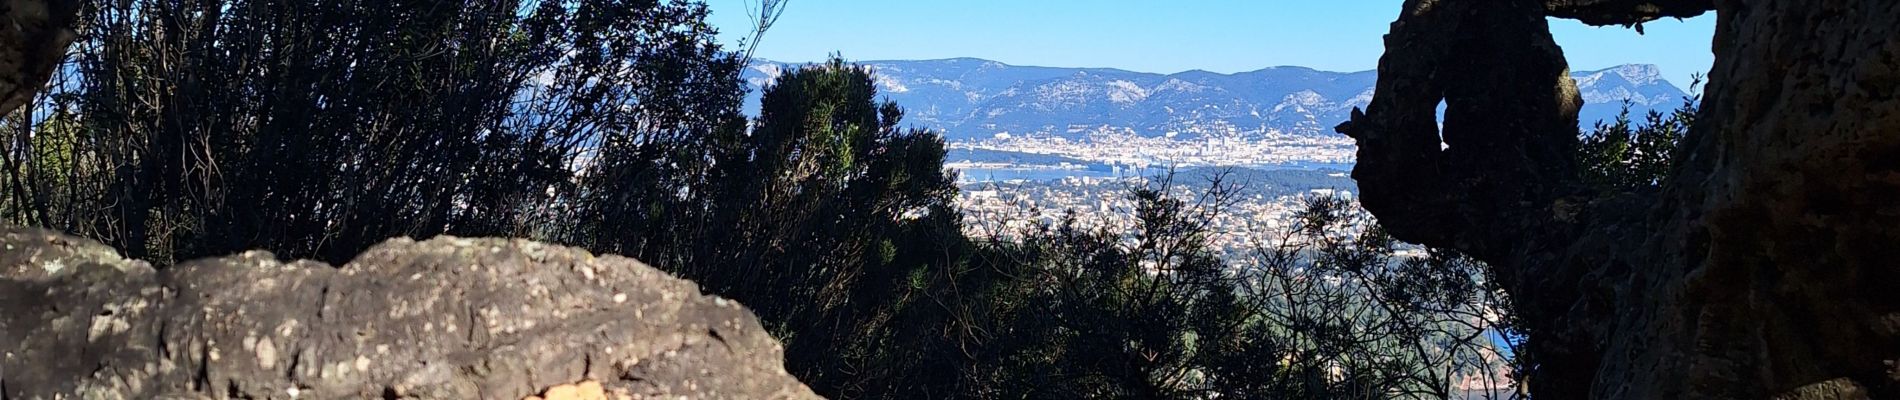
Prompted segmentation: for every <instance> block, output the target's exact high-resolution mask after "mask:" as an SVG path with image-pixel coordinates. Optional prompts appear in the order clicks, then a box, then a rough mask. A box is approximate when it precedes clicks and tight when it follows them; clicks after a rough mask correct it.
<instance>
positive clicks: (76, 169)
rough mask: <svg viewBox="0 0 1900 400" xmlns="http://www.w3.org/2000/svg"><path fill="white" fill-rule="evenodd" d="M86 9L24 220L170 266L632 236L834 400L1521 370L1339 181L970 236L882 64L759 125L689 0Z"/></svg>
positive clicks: (736, 59)
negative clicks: (1229, 215)
mask: <svg viewBox="0 0 1900 400" xmlns="http://www.w3.org/2000/svg"><path fill="white" fill-rule="evenodd" d="M89 7H92V8H89V9H86V10H84V11H82V13H83V15H84V18H83V19H84V21H83V24H82V25H83V26H82V27H81V30H82V31H83V32H86V35H85V36H84V37H83V38H82V39H81V40H80V41H79V42H78V43H77V44H76V45H75V48H74V54H73V57H72V58H71V60H70V62H69V64H68V65H67V66H66V67H65V68H62V69H61V70H60V72H59V73H58V76H56V77H55V79H54V82H53V83H51V84H50V85H49V86H48V90H47V91H46V92H45V93H44V94H43V95H42V96H41V97H40V98H39V99H37V100H36V102H35V103H34V104H33V105H32V106H31V107H29V108H30V110H23V111H21V112H18V113H15V114H14V115H11V116H9V117H8V119H7V122H6V123H5V125H4V128H3V129H4V131H0V134H4V137H5V138H6V140H4V143H3V144H0V156H4V157H0V217H3V218H4V220H5V221H7V222H12V223H19V224H29V225H38V226H45V227H50V228H56V229H62V230H66V231H69V232H74V233H78V234H81V235H85V236H88V237H93V238H97V239H100V240H102V241H104V242H106V243H109V244H111V245H114V246H116V247H118V248H120V249H122V250H123V251H125V252H126V253H127V254H128V255H130V256H133V257H139V258H144V259H148V260H151V261H154V262H156V263H159V264H168V263H170V262H173V261H177V260H181V259H187V258H193V257H202V256H211V255H220V254H226V253H232V252H237V251H242V250H247V249H254V248H261V249H268V250H271V251H274V252H276V253H277V254H278V255H279V256H282V257H308V258H317V259H322V260H325V261H330V262H337V263H340V262H343V261H347V257H349V256H350V255H353V254H355V253H357V252H359V251H361V250H363V249H365V248H367V247H368V246H369V245H371V244H373V243H376V242H379V241H381V240H383V239H385V238H388V237H393V236H412V237H428V236H434V235H442V234H452V235H462V236H516V237H531V238H535V239H539V240H545V241H551V242H558V243H564V244H571V245H577V246H582V247H586V248H589V249H591V250H593V251H596V252H603V253H617V254H626V255H630V256H633V257H636V258H639V259H641V260H644V261H646V262H649V263H652V264H654V265H655V266H658V267H660V268H663V269H666V270H668V271H671V272H673V273H675V274H678V275H681V276H683V277H687V278H690V279H693V280H695V281H698V282H700V283H701V284H702V285H703V286H704V287H705V288H706V290H708V291H710V292H713V293H717V294H720V295H723V296H726V297H731V298H734V299H737V300H740V301H741V302H743V303H744V304H747V305H748V306H750V307H751V308H753V309H754V311H755V312H756V313H757V314H758V315H759V317H760V318H761V319H762V320H763V321H765V322H766V323H767V324H768V326H769V327H770V328H771V329H772V330H773V332H774V333H775V334H776V335H777V336H778V337H779V338H780V339H781V340H783V341H784V342H785V343H786V346H787V364H788V365H787V367H788V369H790V370H792V371H793V372H794V374H796V375H798V376H799V377H800V378H801V379H802V380H804V381H805V382H806V383H807V384H809V385H811V386H812V387H813V388H814V389H816V390H817V391H819V392H820V393H821V394H825V395H827V396H831V397H845V398H916V397H927V398H938V397H967V398H1130V397H1133V398H1182V399H1188V398H1450V397H1457V396H1463V395H1465V394H1466V393H1463V392H1461V388H1460V387H1458V386H1456V385H1454V382H1455V381H1458V380H1461V379H1472V378H1474V377H1475V378H1476V379H1479V380H1481V381H1483V380H1489V383H1491V385H1492V386H1498V387H1499V388H1501V389H1500V392H1498V393H1496V394H1509V392H1510V391H1512V390H1514V389H1513V388H1509V387H1508V384H1507V383H1506V382H1503V380H1502V377H1498V376H1494V375H1490V374H1486V373H1485V371H1491V370H1494V369H1496V368H1499V366H1498V365H1499V364H1500V363H1504V362H1506V361H1507V359H1506V356H1504V354H1506V353H1511V352H1510V351H1508V349H1499V348H1498V347H1497V346H1496V345H1494V344H1493V343H1492V341H1491V340H1488V339H1487V335H1498V334H1500V331H1506V330H1508V329H1509V322H1510V318H1511V317H1510V312H1509V307H1506V306H1505V304H1506V302H1505V301H1504V300H1503V299H1502V298H1501V297H1502V296H1501V294H1500V291H1499V290H1498V289H1497V288H1495V287H1493V286H1492V285H1491V284H1490V281H1491V280H1490V279H1489V277H1487V276H1485V274H1486V272H1484V271H1485V270H1486V269H1485V268H1480V266H1478V265H1476V264H1475V263H1474V262H1472V261H1470V260H1468V259H1466V258H1464V257H1462V256H1459V255H1457V254H1455V253H1452V252H1448V251H1439V250H1430V249H1426V250H1424V251H1425V253H1424V254H1425V255H1423V256H1416V257H1405V256H1400V255H1399V254H1400V252H1401V250H1404V249H1407V248H1408V247H1407V246H1405V245H1402V244H1400V243H1397V242H1396V241H1394V240H1393V239H1391V238H1390V237H1389V236H1386V235H1385V234H1384V233H1383V232H1382V231H1381V230H1380V229H1379V228H1378V227H1377V224H1376V223H1374V222H1372V221H1370V219H1369V217H1368V216H1366V215H1365V214H1364V213H1363V212H1360V211H1359V210H1358V209H1357V208H1356V206H1355V205H1354V204H1352V203H1351V202H1348V201H1345V200H1341V199H1336V198H1312V199H1309V200H1308V201H1307V204H1306V207H1305V210H1304V211H1303V212H1301V213H1300V214H1299V216H1298V221H1296V222H1297V223H1296V224H1294V227H1293V228H1291V229H1289V230H1287V231H1284V232H1275V233H1273V234H1271V235H1262V236H1261V237H1262V239H1261V240H1260V242H1259V243H1258V244H1257V245H1256V246H1255V247H1256V251H1255V252H1254V254H1252V255H1251V256H1250V257H1242V258H1240V259H1233V258H1226V259H1223V258H1221V257H1217V256H1216V254H1214V252H1213V251H1212V250H1211V249H1210V248H1209V246H1208V243H1207V241H1208V239H1209V236H1210V235H1212V234H1214V232H1210V231H1209V227H1208V226H1207V225H1206V224H1205V221H1209V220H1212V219H1213V218H1212V216H1213V215H1216V214H1218V213H1221V212H1224V210H1226V209H1227V208H1228V207H1230V206H1232V205H1233V202H1235V201H1237V198H1236V197H1235V196H1234V193H1235V191H1236V187H1237V186H1236V185H1238V184H1241V183H1238V182H1226V181H1224V180H1223V179H1224V178H1223V177H1220V176H1216V177H1215V178H1214V179H1213V180H1212V181H1211V182H1205V183H1204V184H1203V183H1197V184H1196V186H1197V187H1206V188H1208V189H1207V190H1205V191H1204V192H1200V193H1198V194H1195V195H1192V196H1185V197H1184V196H1180V195H1178V194H1177V193H1178V191H1177V190H1174V188H1175V187H1176V186H1175V185H1176V183H1175V182H1173V180H1172V178H1169V177H1157V179H1154V180H1151V181H1150V182H1148V183H1147V184H1146V185H1141V186H1135V187H1131V188H1130V190H1129V195H1130V196H1132V197H1133V198H1134V199H1135V200H1136V201H1135V204H1136V206H1135V207H1134V209H1131V210H1124V212H1128V213H1131V214H1132V215H1134V216H1135V217H1136V218H1134V220H1135V221H1137V222H1136V223H1134V224H1133V225H1131V226H1113V227H1100V228H1096V229H1083V228H1079V227H1077V226H1076V224H1074V221H1064V222H1060V223H1056V224H1050V225H1041V226H1037V227H1035V228H1032V229H1031V231H1029V232H1024V233H1023V234H1022V235H1020V236H1019V237H1023V238H1025V239H1022V240H1019V241H990V240H976V239H971V238H969V237H966V236H965V235H964V233H963V232H964V230H963V227H962V226H961V225H960V224H961V222H960V221H961V220H962V218H961V217H960V216H959V215H958V212H957V210H956V209H955V208H954V206H953V204H951V201H952V199H954V198H955V193H956V188H955V187H954V186H953V182H954V177H953V176H950V175H948V174H946V173H945V172H944V170H943V169H942V164H943V158H944V155H945V149H944V144H943V142H942V140H941V139H940V138H939V137H938V136H937V135H936V134H935V133H932V132H928V131H923V130H917V129H907V128H902V127H901V124H900V122H901V121H902V119H903V111H902V109H901V108H900V107H898V105H896V104H892V103H889V102H878V101H877V100H876V99H877V92H876V85H875V83H874V80H873V79H872V71H869V70H867V69H865V68H862V67H857V66H853V65H850V64H848V63H845V62H843V61H836V60H834V61H832V62H830V63H827V64H823V65H816V66H812V67H809V68H805V69H800V70H795V71H790V72H788V73H787V74H785V75H784V76H781V77H779V78H778V81H777V82H776V84H774V85H773V86H771V87H770V88H769V89H767V91H766V93H765V94H764V100H763V105H762V109H761V110H759V111H760V112H759V115H760V117H759V118H757V119H756V120H747V118H745V117H744V116H742V115H741V113H740V109H739V107H740V104H741V102H742V98H743V96H744V94H745V90H746V89H745V85H744V84H743V82H742V81H741V80H740V78H739V72H740V69H741V68H742V67H743V66H744V65H745V64H744V60H742V58H743V57H742V56H741V55H739V54H737V53H734V52H730V51H728V50H726V49H724V48H722V47H721V46H719V45H718V44H717V43H715V41H714V40H713V39H714V33H715V32H714V30H713V29H712V28H711V27H710V26H708V25H706V23H705V17H706V9H705V7H704V6H702V5H700V4H696V3H692V2H686V1H604V0H585V1H574V2H533V1H469V2H461V3H454V2H450V3H442V2H395V3H389V4H381V3H376V4H370V3H355V2H288V3H286V2H266V1H251V0H194V1H185V2H173V1H155V0H127V1H112V2H101V3H99V4H94V5H92V6H89ZM1686 109H1687V108H1685V110H1686ZM1690 115H1693V113H1692V112H1687V111H1685V112H1681V113H1678V114H1676V115H1673V116H1667V117H1665V116H1657V117H1655V118H1652V119H1651V121H1649V122H1650V123H1649V124H1648V125H1646V127H1638V128H1631V127H1630V124H1628V123H1619V124H1616V125H1613V126H1608V127H1599V131H1601V132H1604V133H1601V134H1599V135H1596V136H1593V137H1595V138H1598V139H1595V140H1594V141H1591V142H1589V143H1590V144H1588V145H1586V146H1585V149H1586V151H1585V154H1584V155H1583V156H1582V157H1584V159H1585V160H1586V163H1588V164H1589V165H1596V166H1600V168H1594V169H1590V170H1589V171H1590V172H1589V173H1592V174H1595V175H1592V179H1594V181H1595V182H1601V183H1602V184H1604V185H1608V186H1615V187H1619V188H1630V189H1632V190H1637V189H1640V188H1641V187H1644V186H1653V185H1654V183H1655V182H1658V181H1659V180H1660V178H1659V174H1661V173H1663V172H1664V171H1666V170H1667V168H1663V167H1661V166H1666V165H1667V163H1668V162H1669V161H1668V158H1667V157H1662V156H1658V155H1659V154H1668V153H1669V147H1672V146H1673V143H1674V140H1675V138H1676V137H1679V135H1680V131H1681V130H1682V129H1684V128H1683V127H1684V126H1686V125H1687V124H1686V123H1685V122H1682V120H1683V119H1685V118H1689V117H1688V116H1690ZM1649 127H1654V128H1649ZM1669 135H1676V136H1669ZM1361 228H1363V229H1361ZM1504 336H1505V337H1515V336H1512V335H1509V334H1504Z"/></svg>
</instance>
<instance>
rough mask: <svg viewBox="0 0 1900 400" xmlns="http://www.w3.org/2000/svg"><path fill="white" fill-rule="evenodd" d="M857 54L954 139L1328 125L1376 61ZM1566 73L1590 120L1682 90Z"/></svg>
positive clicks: (1618, 75) (1652, 81)
mask: <svg viewBox="0 0 1900 400" xmlns="http://www.w3.org/2000/svg"><path fill="white" fill-rule="evenodd" d="M859 64H863V65H867V66H870V67H871V68H872V69H873V70H874V71H876V73H877V80H878V86H879V89H880V90H881V92H882V93H881V94H882V95H883V96H885V97H888V98H890V99H891V100H895V101H896V102H897V103H898V105H900V106H903V107H904V109H905V110H906V119H905V120H906V121H907V122H909V123H912V124H917V125H918V126H921V127H925V128H930V129H934V130H939V131H942V132H944V133H945V136H946V137H947V138H949V139H952V140H956V139H982V138H989V137H992V136H994V135H996V134H999V133H1008V134H1011V135H1026V134H1052V135H1065V136H1084V135H1087V134H1090V133H1097V132H1126V133H1134V134H1138V135H1142V136H1161V135H1185V137H1202V136H1218V137H1233V136H1239V137H1253V136H1260V135H1266V134H1268V133H1276V132H1277V133H1281V134H1290V135H1327V134H1333V133H1332V129H1331V128H1332V126H1333V125H1334V124H1337V123H1339V122H1341V121H1344V120H1346V119H1347V117H1348V116H1349V115H1350V113H1351V110H1352V108H1353V107H1365V106H1366V104H1368V103H1370V102H1371V101H1372V93H1373V87H1374V85H1375V83H1376V82H1377V79H1378V76H1377V73H1376V72H1375V71H1361V72H1328V71H1319V70H1314V69H1311V68H1305V67H1291V66H1288V67H1273V68H1266V69H1261V70H1255V71H1248V72H1241V73H1234V74H1221V73H1214V72H1207V71H1199V70H1196V71H1187V72H1180V73H1174V74H1156V73H1145V72H1133V71H1126V70H1119V69H1112V68H1057V67H1030V66H1015V65H1008V64H1004V63H1000V62H996V61H990V60H983V59H976V58H953V59H944V60H921V61H864V62H859ZM802 65H806V64H805V63H785V62H776V61H765V60H755V61H754V62H753V64H752V65H751V68H748V69H747V70H746V72H745V78H746V80H747V82H748V83H749V84H750V85H751V86H752V87H753V93H752V94H751V95H750V96H749V97H748V98H747V106H746V109H747V111H748V112H755V111H754V110H757V109H758V107H757V106H758V98H759V96H760V93H761V92H762V90H761V89H762V88H764V87H765V86H766V85H768V84H770V83H772V82H774V81H775V80H776V79H777V77H778V76H779V75H780V74H782V73H783V72H784V71H786V70H787V69H791V68H798V67H800V66H802ZM1572 76H1573V77H1574V78H1575V79H1576V80H1577V86H1578V89H1579V90H1580V91H1581V92H1582V95H1583V98H1584V101H1585V104H1586V105H1585V106H1584V108H1583V110H1582V114H1581V115H1582V118H1581V119H1582V121H1584V122H1583V124H1584V125H1586V126H1587V125H1590V124H1591V123H1592V122H1594V121H1597V120H1606V119H1610V118H1614V117H1615V116H1616V114H1617V113H1618V112H1619V111H1620V110H1621V109H1622V107H1623V103H1624V102H1625V101H1628V102H1629V104H1630V108H1631V111H1632V113H1635V114H1642V113H1646V112H1648V111H1650V110H1660V111H1667V110H1669V109H1672V108H1674V107H1675V106H1676V105H1678V104H1680V102H1681V101H1682V98H1683V96H1685V95H1686V93H1684V92H1683V91H1682V89H1680V88H1678V87H1677V86H1675V84H1673V83H1670V82H1669V81H1668V80H1667V79H1663V77H1662V71H1661V70H1660V69H1659V68H1657V67H1656V66H1654V65H1640V64H1631V65H1622V66H1617V67H1613V68H1609V69H1604V70H1598V71H1586V72H1577V73H1574V74H1572Z"/></svg>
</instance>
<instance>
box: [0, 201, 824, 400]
mask: <svg viewBox="0 0 1900 400" xmlns="http://www.w3.org/2000/svg"><path fill="white" fill-rule="evenodd" d="M3 234H4V236H3V237H0V246H5V247H4V248H5V249H6V251H5V253H3V254H4V255H0V277H4V279H0V357H4V358H0V394H3V395H4V397H5V398H9V399H31V398H55V397H60V396H64V397H66V398H86V399H145V398H260V399H261V398H277V399H290V398H319V399H324V398H366V397H384V398H420V399H465V398H502V399H520V398H524V397H527V396H531V395H538V394H544V393H553V394H561V393H564V392H565V391H567V389H566V388H567V386H564V385H569V384H575V383H581V382H587V383H588V384H598V385H597V386H598V387H601V388H602V390H601V391H602V392H604V393H606V394H608V395H609V396H610V397H609V398H654V397H658V396H665V397H666V398H675V397H679V396H686V397H690V398H744V399H802V398H815V397H816V396H815V395H813V394H812V393H811V392H810V391H809V390H808V389H806V388H805V387H804V385H802V384H800V383H798V381H796V380H795V379H794V378H792V377H791V376H790V375H788V374H787V373H786V372H785V370H784V368H783V365H782V363H783V361H782V355H781V348H780V347H779V344H778V342H777V341H775V340H774V339H772V338H771V337H770V336H768V335H767V334H766V333H765V331H764V330H763V328H762V327H761V326H760V325H759V323H758V321H757V320H756V319H755V318H754V317H753V316H752V314H751V313H750V312H748V311H746V310H745V309H744V308H743V307H741V306H740V305H739V304H737V303H735V302H731V301H727V300H725V299H721V298H717V297H712V296H705V295H701V294H700V292H699V288H698V287H697V286H696V285H694V284H693V283H692V282H689V281H686V280H681V279H677V278H673V277H671V276H669V275H667V274H666V273H664V272H661V271H658V270H655V269H653V268H650V267H648V266H646V265H643V264H640V263H639V262H637V261H634V260H631V259H626V258H622V257H616V256H600V257H596V256H594V255H591V254H588V253H587V252H584V251H580V250H575V249H569V248H564V247H559V246H550V245H544V244H540V243H535V242H531V241H525V240H501V239H461V238H449V237H444V238H438V239H434V240H429V241H426V242H414V241H410V240H406V239H397V240H392V241H389V242H386V243H384V244H382V245H379V246H376V247H375V248H372V249H370V250H369V251H367V252H365V253H363V254H362V255H361V256H359V257H357V258H356V259H355V260H354V261H352V262H351V263H349V264H348V265H344V266H343V267H341V268H333V267H330V266H328V265H324V264H321V263H315V262H309V261H299V262H292V263H280V262H278V261H276V259H275V257H273V256H271V255H270V254H267V253H262V252H252V253H246V254H242V255H237V256H232V257H225V258H217V259H206V260H198V261H191V262H186V263H183V264H179V265H176V266H172V267H170V268H165V269H163V270H154V269H152V268H150V267H148V266H146V265H144V264H143V263H139V262H135V261H127V260H123V259H120V258H118V257H117V256H116V255H114V254H113V253H112V251H111V250H109V249H106V248H105V247H103V246H101V245H99V244H97V243H94V242H92V241H88V240H83V239H77V238H71V237H66V236H62V235H57V234H52V233H48V232H45V231H41V230H35V229H17V228H4V232H3ZM582 387H587V386H582ZM550 388H555V390H553V391H548V390H549V389H550Z"/></svg>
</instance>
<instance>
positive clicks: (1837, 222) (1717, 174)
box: [1339, 0, 1900, 399]
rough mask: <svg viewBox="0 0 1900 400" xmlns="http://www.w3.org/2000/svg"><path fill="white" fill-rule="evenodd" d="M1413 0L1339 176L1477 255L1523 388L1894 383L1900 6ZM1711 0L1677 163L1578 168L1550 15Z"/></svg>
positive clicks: (1668, 12)
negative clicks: (1514, 333)
mask: <svg viewBox="0 0 1900 400" xmlns="http://www.w3.org/2000/svg"><path fill="white" fill-rule="evenodd" d="M1405 8H1406V9H1405V11H1404V12H1403V13H1401V16H1400V17H1399V21H1398V22H1395V23H1394V24H1393V25H1392V33H1391V34H1390V35H1387V36H1386V54H1385V56H1384V58H1382V59H1381V60H1380V65H1379V83H1378V85H1379V86H1378V94H1377V95H1376V96H1375V98H1374V99H1373V101H1372V103H1371V105H1370V106H1369V108H1368V109H1367V110H1366V111H1365V113H1363V114H1357V115H1355V116H1354V118H1353V120H1352V121H1350V122H1348V123H1345V124H1342V125H1341V126H1340V127H1339V130H1340V132H1342V133H1345V134H1347V135H1351V136H1352V137H1354V138H1357V139H1358V141H1359V145H1360V148H1359V155H1360V158H1359V164H1358V165H1357V167H1356V168H1355V169H1354V171H1353V177H1354V178H1356V179H1358V180H1359V187H1360V189H1361V190H1362V191H1363V193H1362V200H1363V202H1364V204H1365V205H1366V208H1367V209H1368V210H1370V211H1371V212H1372V213H1373V214H1374V215H1376V216H1378V217H1379V219H1380V222H1381V223H1382V224H1383V225H1385V226H1386V227H1387V228H1389V229H1390V230H1391V232H1392V234H1393V235H1394V236H1395V237H1398V238H1400V239H1403V240H1406V241H1411V242H1416V243H1424V244H1428V245H1432V246H1437V247H1445V248H1454V249H1458V250H1461V251H1464V252H1467V253H1469V254H1471V255H1473V256H1474V257H1477V258H1479V259H1482V260H1484V261H1485V262H1487V263H1488V264H1490V265H1491V267H1492V272H1494V275H1495V276H1496V278H1497V281H1498V283H1499V284H1500V285H1501V286H1503V287H1504V289H1505V290H1506V291H1507V292H1509V293H1510V295H1511V297H1512V301H1513V302H1514V306H1515V307H1514V308H1515V311H1516V312H1517V314H1518V317H1519V319H1518V321H1520V322H1521V326H1522V327H1523V328H1525V330H1526V331H1527V333H1528V334H1529V337H1530V343H1529V346H1528V349H1527V351H1526V352H1524V353H1520V354H1522V355H1523V356H1525V357H1526V358H1527V359H1529V360H1530V361H1531V364H1532V368H1531V369H1530V371H1528V372H1529V373H1528V374H1527V378H1528V381H1529V382H1528V383H1529V387H1530V388H1531V391H1532V394H1533V395H1534V396H1535V397H1536V398H1539V399H1568V398H1619V399H1675V398H1709V399H1753V398H1782V399H1832V398H1883V399H1891V398H1900V296H1896V295H1895V294H1894V291H1895V290H1896V289H1900V92H1897V91H1896V88H1900V3H1897V2H1894V1H1891V0H1840V1H1826V2H1806V1H1774V0H1763V1H1747V2H1744V1H1698V0H1681V1H1665V0H1436V1H1433V0H1409V1H1407V2H1405ZM1710 9H1713V10H1714V11H1715V12H1716V16H1717V18H1718V25H1717V28H1716V37H1715V38H1714V40H1713V41H1712V44H1713V50H1714V54H1715V60H1716V61H1715V65H1714V68H1713V69H1712V70H1711V71H1710V75H1709V80H1710V83H1709V86H1708V97H1707V98H1706V101H1705V103H1704V104H1703V108H1702V111H1701V114H1699V115H1698V116H1697V122H1696V124H1695V125H1694V126H1693V127H1692V129H1691V131H1690V132H1689V134H1688V135H1687V136H1686V137H1685V138H1684V139H1683V142H1682V145H1681V146H1682V149H1681V152H1680V153H1678V155H1677V159H1678V162H1679V165H1678V166H1677V168H1676V169H1675V170H1674V171H1672V172H1673V174H1674V176H1673V177H1672V178H1670V180H1669V181H1668V182H1664V183H1663V185H1662V186H1661V187H1660V188H1657V190H1643V191H1635V192H1609V191H1603V190H1600V189H1595V188H1591V187H1588V186H1586V185H1584V184H1583V183H1582V182H1581V181H1580V179H1579V178H1578V176H1577V174H1575V170H1576V168H1577V166H1576V165H1575V163H1574V159H1572V158H1571V157H1572V152H1573V151H1574V148H1575V146H1576V145H1577V138H1576V133H1577V131H1576V129H1575V127H1576V122H1577V119H1576V115H1577V114H1576V107H1575V104H1576V90H1575V85H1574V83H1572V82H1570V79H1569V78H1568V77H1567V74H1566V73H1565V69H1566V66H1565V63H1564V59H1563V56H1562V50H1561V49H1560V48H1559V47H1558V46H1557V45H1556V43H1555V41H1554V40H1553V39H1552V37H1551V35H1550V30H1549V27H1548V26H1547V24H1546V22H1545V21H1546V19H1547V17H1549V16H1558V17H1570V18H1579V19H1583V20H1585V22H1591V23H1640V22H1641V21H1646V20H1649V19H1654V18H1656V17H1658V16H1672V15H1694V14H1699V13H1702V12H1705V11H1708V10H1710ZM1441 101H1442V102H1443V103H1444V104H1445V105H1446V106H1447V107H1446V111H1445V118H1444V125H1443V126H1442V128H1441V127H1440V126H1439V125H1437V124H1435V123H1434V121H1433V118H1434V109H1435V106H1437V105H1438V104H1439V103H1440V102H1441Z"/></svg>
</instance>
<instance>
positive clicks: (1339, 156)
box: [948, 127, 1355, 168]
mask: <svg viewBox="0 0 1900 400" xmlns="http://www.w3.org/2000/svg"><path fill="white" fill-rule="evenodd" d="M1081 133H1083V134H1084V135H1083V136H1081V138H1080V139H1077V137H1078V136H1077V135H1049V134H1032V135H1012V134H1008V133H998V134H995V135H993V136H992V137H991V138H988V139H980V140H961V141H953V142H950V143H949V144H948V145H949V148H950V149H952V150H956V149H970V150H993V151H1007V152H1018V153H1028V154H1046V155H1055V156H1062V157H1068V158H1074V159H1078V160H1083V161H1090V162H1100V163H1106V164H1113V165H1126V166H1135V167H1137V168H1146V167H1148V166H1167V165H1173V166H1180V167H1193V166H1229V165H1280V164H1297V163H1314V164H1350V163H1352V161H1353V158H1354V154H1353V153H1354V151H1355V150H1354V149H1355V147H1353V142H1352V139H1351V138H1348V137H1346V136H1344V135H1337V134H1304V135H1302V134H1287V133H1282V132H1279V131H1267V132H1264V133H1258V134H1250V135H1241V134H1221V135H1212V134H1203V135H1192V136H1188V135H1181V134H1177V133H1170V134H1164V135H1142V134H1139V133H1137V132H1135V131H1134V130H1133V129H1130V128H1116V127H1095V128H1088V130H1086V131H1084V132H1081Z"/></svg>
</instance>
